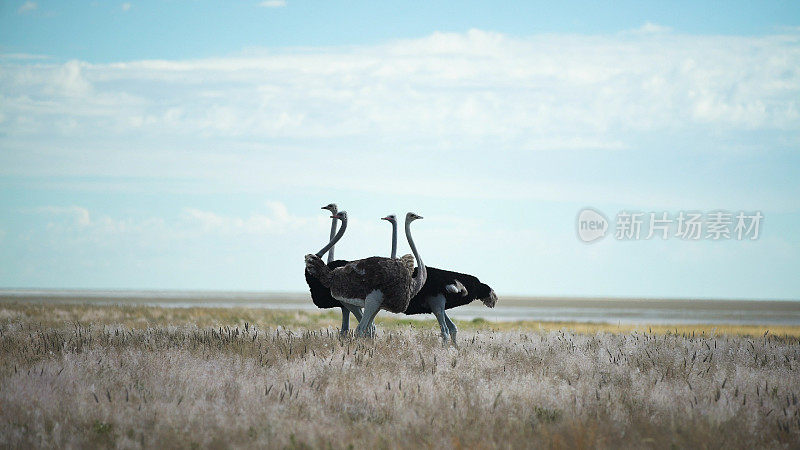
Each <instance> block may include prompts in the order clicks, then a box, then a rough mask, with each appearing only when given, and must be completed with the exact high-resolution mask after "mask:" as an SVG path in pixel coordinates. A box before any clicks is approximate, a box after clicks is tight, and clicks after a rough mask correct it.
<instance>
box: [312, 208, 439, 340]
mask: <svg viewBox="0 0 800 450" xmlns="http://www.w3.org/2000/svg"><path fill="white" fill-rule="evenodd" d="M335 217H337V218H338V219H339V220H341V221H342V226H341V228H340V229H339V232H338V233H337V234H336V236H335V237H334V239H333V240H332V241H331V242H329V243H328V245H326V246H325V247H323V248H322V250H320V251H319V252H317V253H316V254H310V255H306V257H305V261H306V269H307V270H308V271H309V272H310V273H311V274H312V275H314V276H315V277H317V278H318V279H319V281H320V282H321V283H322V285H323V286H325V287H328V288H330V290H331V296H332V297H333V298H335V299H336V300H339V301H340V302H342V303H347V304H351V305H354V306H363V307H364V316H363V319H362V320H361V321H360V322H359V323H358V327H357V328H356V336H363V335H364V334H365V333H366V331H367V330H368V329H370V327H371V326H372V322H373V320H375V316H376V315H377V314H378V311H380V310H381V309H386V310H388V311H391V312H395V313H400V312H403V311H405V310H406V308H407V307H408V302H409V301H410V300H411V298H412V297H414V296H415V295H417V293H418V292H419V291H420V289H422V286H423V285H424V284H425V280H426V278H427V271H426V270H425V263H423V262H422V259H421V258H420V256H419V253H418V252H417V247H416V245H414V240H413V239H412V238H411V222H413V221H414V220H417V219H422V217H420V216H418V215H417V214H414V213H411V212H410V213H408V214H406V224H405V231H406V239H408V245H409V246H410V247H411V252H412V253H413V254H414V258H416V260H417V265H418V266H419V267H418V268H417V271H416V275H414V276H412V274H411V271H410V270H408V267H407V266H406V265H405V264H404V263H403V262H402V261H400V260H398V259H391V258H381V257H379V256H373V257H370V258H365V259H361V260H356V261H352V262H350V263H347V264H346V265H345V266H343V267H338V268H335V269H331V268H329V267H328V266H326V265H325V263H323V262H322V260H321V259H320V256H321V255H323V254H325V252H326V251H327V250H328V249H329V248H330V247H332V246H333V245H335V244H336V242H337V241H338V240H339V239H341V237H342V235H343V234H344V230H345V229H346V228H347V213H346V212H344V211H341V212H339V213H338V214H336V216H335Z"/></svg>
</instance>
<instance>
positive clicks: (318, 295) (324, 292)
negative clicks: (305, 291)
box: [305, 203, 362, 334]
mask: <svg viewBox="0 0 800 450" xmlns="http://www.w3.org/2000/svg"><path fill="white" fill-rule="evenodd" d="M322 209H327V210H328V211H330V212H331V214H332V215H331V235H330V238H329V240H328V242H330V241H332V240H333V238H334V237H335V236H336V221H337V220H338V219H336V217H335V216H336V213H337V212H339V211H338V207H337V206H336V203H330V204H328V205H325V206H323V207H322ZM333 251H334V246H331V248H330V249H329V251H328V264H327V265H328V267H331V268H336V267H342V266H344V265H345V264H347V263H348V262H349V261H344V260H341V259H340V260H335V261H334V259H333ZM318 255H319V257H320V258H321V257H322V256H323V255H324V253H318ZM305 275H306V283H307V284H308V288H309V290H310V291H311V300H312V301H313V302H314V305H316V306H317V308H323V309H328V308H341V309H342V328H341V333H342V334H347V330H348V329H349V328H350V313H351V312H352V313H353V315H354V316H356V319H357V320H358V321H359V322H360V321H361V317H362V315H361V308H359V307H357V306H353V305H347V304H343V303H342V302H340V301H338V300H336V299H334V298H333V297H331V291H330V289H328V288H326V287H325V286H323V285H322V283H320V282H319V280H318V279H317V278H316V277H315V276H313V275H311V274H310V273H309V272H308V270H306V271H305Z"/></svg>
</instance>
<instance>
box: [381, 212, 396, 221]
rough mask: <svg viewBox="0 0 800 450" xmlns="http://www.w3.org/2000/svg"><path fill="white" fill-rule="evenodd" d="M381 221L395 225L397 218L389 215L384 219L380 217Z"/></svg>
mask: <svg viewBox="0 0 800 450" xmlns="http://www.w3.org/2000/svg"><path fill="white" fill-rule="evenodd" d="M381 220H387V221H389V222H391V223H397V217H395V215H394V214H389V215H388V216H386V217H381Z"/></svg>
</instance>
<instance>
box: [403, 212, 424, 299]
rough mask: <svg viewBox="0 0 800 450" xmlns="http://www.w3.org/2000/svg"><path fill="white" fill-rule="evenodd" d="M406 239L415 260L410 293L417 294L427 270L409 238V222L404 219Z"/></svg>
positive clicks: (412, 240)
mask: <svg viewBox="0 0 800 450" xmlns="http://www.w3.org/2000/svg"><path fill="white" fill-rule="evenodd" d="M406 239H408V246H409V247H411V253H413V254H414V258H416V260H417V266H418V267H417V276H416V277H415V278H414V280H413V286H412V293H411V295H412V296H414V295H417V294H418V293H419V291H420V289H422V286H423V285H424V284H425V280H427V279H428V271H427V269H425V263H423V262H422V258H420V257H419V253H418V252H417V246H416V245H414V239H412V238H411V222H409V221H408V220H406Z"/></svg>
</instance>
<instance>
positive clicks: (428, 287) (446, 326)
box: [382, 214, 497, 345]
mask: <svg viewBox="0 0 800 450" xmlns="http://www.w3.org/2000/svg"><path fill="white" fill-rule="evenodd" d="M382 220H386V221H389V222H390V223H391V224H392V256H391V257H392V258H395V256H396V255H397V218H396V217H395V216H394V214H390V215H388V216H386V217H383V218H382ZM426 271H427V272H428V276H427V279H426V281H425V284H424V286H423V287H422V289H421V290H420V291H419V293H417V295H415V296H414V297H413V298H412V299H411V301H410V302H409V303H408V307H407V308H406V310H405V311H404V312H403V313H404V314H407V315H411V314H433V315H434V316H436V320H437V321H438V322H439V328H441V330H442V339H443V341H444V342H445V343H446V342H447V340H448V337H449V338H450V339H451V340H452V342H453V345H456V333H458V328H457V327H456V324H454V323H453V321H452V320H450V318H449V317H447V314H446V313H445V310H446V309H450V308H455V307H456V306H461V305H466V304H468V303H471V302H472V301H473V300H476V299H478V300H480V301H482V302H483V304H485V305H486V306H488V307H489V308H494V305H495V303H497V295H496V294H495V293H494V290H493V289H492V288H490V287H489V286H487V285H486V284H483V283H481V282H480V280H479V279H477V278H476V277H474V276H472V275H467V274H464V273H458V272H451V271H449V270H442V269H437V268H436V267H427V268H426Z"/></svg>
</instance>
